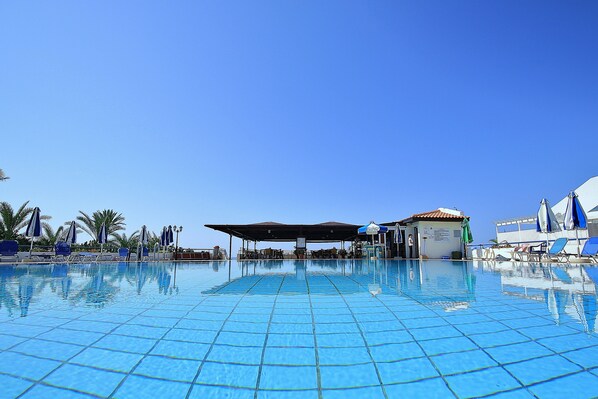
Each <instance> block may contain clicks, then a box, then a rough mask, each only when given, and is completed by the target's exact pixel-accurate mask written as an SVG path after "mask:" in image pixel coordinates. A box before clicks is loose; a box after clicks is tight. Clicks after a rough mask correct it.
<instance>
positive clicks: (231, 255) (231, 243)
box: [228, 234, 233, 259]
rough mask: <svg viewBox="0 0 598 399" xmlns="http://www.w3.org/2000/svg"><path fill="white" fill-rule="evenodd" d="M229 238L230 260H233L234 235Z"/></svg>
mask: <svg viewBox="0 0 598 399" xmlns="http://www.w3.org/2000/svg"><path fill="white" fill-rule="evenodd" d="M228 237H229V240H228V258H229V259H232V258H233V235H232V234H229V235H228Z"/></svg>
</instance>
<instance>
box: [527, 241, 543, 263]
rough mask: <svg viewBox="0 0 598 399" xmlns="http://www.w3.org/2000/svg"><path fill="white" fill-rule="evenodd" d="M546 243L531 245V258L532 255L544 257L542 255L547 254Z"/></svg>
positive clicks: (539, 257)
mask: <svg viewBox="0 0 598 399" xmlns="http://www.w3.org/2000/svg"><path fill="white" fill-rule="evenodd" d="M546 247H547V245H546V243H545V242H541V243H540V244H537V245H531V246H530V247H529V259H530V260H531V258H532V257H534V258H535V257H536V256H537V257H538V259H537V260H540V259H541V258H542V255H546Z"/></svg>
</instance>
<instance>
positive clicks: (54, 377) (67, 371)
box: [44, 364, 125, 396]
mask: <svg viewBox="0 0 598 399" xmlns="http://www.w3.org/2000/svg"><path fill="white" fill-rule="evenodd" d="M124 378H125V374H119V373H112V372H109V371H104V370H97V369H92V368H89V367H82V366H75V365H69V364H67V365H64V366H62V367H60V368H59V369H57V370H55V371H54V372H52V374H50V375H49V376H47V377H46V378H44V382H46V383H48V384H50V385H54V386H58V387H62V388H69V389H73V390H76V391H80V392H85V393H88V394H92V395H98V396H109V395H110V394H111V393H112V391H114V389H115V388H116V387H117V386H118V384H120V382H121V381H122V380H123V379H124Z"/></svg>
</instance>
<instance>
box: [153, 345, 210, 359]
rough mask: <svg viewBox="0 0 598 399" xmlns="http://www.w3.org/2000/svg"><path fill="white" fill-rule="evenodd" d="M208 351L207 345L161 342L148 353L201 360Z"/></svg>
mask: <svg viewBox="0 0 598 399" xmlns="http://www.w3.org/2000/svg"><path fill="white" fill-rule="evenodd" d="M209 349H210V345H209V344H201V343H196V342H180V341H168V340H161V341H158V343H157V344H156V346H155V347H154V349H152V351H151V352H150V353H151V354H152V355H162V356H168V357H175V358H179V359H192V360H203V359H204V357H205V356H206V353H208V350H209Z"/></svg>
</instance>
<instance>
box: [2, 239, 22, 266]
mask: <svg viewBox="0 0 598 399" xmlns="http://www.w3.org/2000/svg"><path fill="white" fill-rule="evenodd" d="M18 252H19V243H18V242H17V241H15V240H2V241H0V262H18V260H19V258H18V256H17V253H18Z"/></svg>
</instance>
